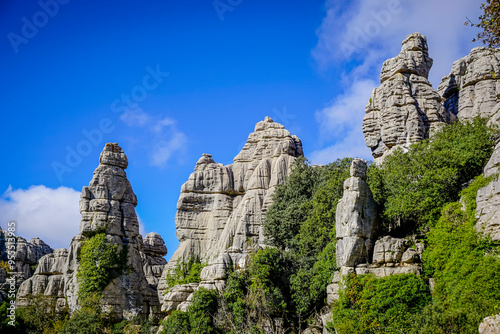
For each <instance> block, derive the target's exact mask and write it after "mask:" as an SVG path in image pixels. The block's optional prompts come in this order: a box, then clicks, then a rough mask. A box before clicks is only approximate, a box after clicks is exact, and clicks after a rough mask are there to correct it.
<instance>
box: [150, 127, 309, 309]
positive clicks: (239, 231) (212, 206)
mask: <svg viewBox="0 0 500 334" xmlns="http://www.w3.org/2000/svg"><path fill="white" fill-rule="evenodd" d="M302 154H303V152H302V143H301V141H300V139H299V138H297V137H296V136H292V135H291V134H290V132H289V131H287V130H286V129H285V127H284V126H283V125H281V124H279V123H275V122H274V121H273V120H272V119H271V118H269V117H266V118H265V120H264V121H261V122H259V123H257V124H256V125H255V131H254V132H252V133H251V134H250V135H249V136H248V139H247V142H246V144H245V146H244V147H243V149H242V150H241V151H240V153H238V155H237V156H236V157H235V158H234V163H233V164H231V165H227V166H224V165H222V164H220V163H216V162H215V161H214V159H213V158H212V156H211V155H209V154H203V156H202V157H201V158H200V159H199V160H198V162H197V163H196V167H195V170H194V173H192V174H191V175H190V177H189V180H188V181H187V182H186V183H185V184H184V185H183V186H182V188H181V195H180V197H179V201H178V202H177V214H176V217H175V223H176V228H177V238H178V239H179V242H180V243H179V247H178V248H177V250H176V251H175V253H174V254H173V256H172V258H171V260H170V263H169V265H168V266H167V269H165V271H164V274H163V277H162V278H161V279H160V282H159V285H158V294H159V296H160V299H161V298H162V297H163V292H164V291H165V290H166V286H165V279H164V278H165V276H166V275H167V273H168V270H169V269H171V268H173V267H174V265H175V263H176V262H177V261H183V260H186V259H188V258H189V257H190V256H199V257H200V258H201V259H202V260H203V261H205V262H207V263H208V266H207V267H205V268H204V269H203V271H202V273H201V276H202V282H201V284H200V286H203V287H206V288H221V287H222V286H223V285H224V279H225V277H226V270H227V269H228V268H233V267H234V268H235V269H238V268H243V267H244V266H245V263H246V259H247V257H248V254H249V253H250V252H252V251H255V250H256V249H258V248H259V247H261V246H262V245H263V243H264V237H263V227H262V222H263V220H264V217H265V213H266V211H267V209H268V207H269V206H270V205H271V203H272V194H273V193H274V189H275V187H276V185H278V184H282V183H283V182H284V180H285V178H286V177H287V175H288V173H289V171H290V167H291V165H292V164H293V162H294V161H295V160H296V158H297V157H299V156H301V155H302ZM164 308H165V307H164Z"/></svg>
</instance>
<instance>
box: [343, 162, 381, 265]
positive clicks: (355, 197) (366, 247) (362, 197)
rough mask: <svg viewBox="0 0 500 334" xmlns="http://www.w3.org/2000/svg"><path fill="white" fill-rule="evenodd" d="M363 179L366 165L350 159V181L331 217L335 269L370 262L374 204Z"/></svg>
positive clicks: (375, 210) (348, 180)
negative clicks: (335, 241)
mask: <svg viewBox="0 0 500 334" xmlns="http://www.w3.org/2000/svg"><path fill="white" fill-rule="evenodd" d="M365 179H366V161H364V160H361V159H354V161H353V162H352V164H351V177H350V178H348V179H347V180H345V182H344V194H343V196H342V198H341V199H340V201H339V203H338V205H337V212H336V215H335V232H336V237H337V246H336V257H337V265H338V266H339V267H341V266H348V267H352V266H354V265H356V264H359V263H368V262H369V261H370V258H371V251H372V248H373V245H372V241H371V239H372V238H373V237H374V235H375V230H376V227H377V226H376V217H377V204H376V203H375V201H374V200H373V196H372V193H371V191H370V188H369V187H368V184H367V183H366V182H365Z"/></svg>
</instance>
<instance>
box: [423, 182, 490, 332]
mask: <svg viewBox="0 0 500 334" xmlns="http://www.w3.org/2000/svg"><path fill="white" fill-rule="evenodd" d="M490 180H491V178H484V177H482V176H480V177H478V178H476V180H475V181H474V182H473V183H472V184H471V185H470V186H469V187H468V188H467V189H465V190H464V191H463V192H462V203H463V204H462V203H459V202H455V203H450V204H448V205H446V206H445V207H444V208H443V211H442V215H441V218H440V219H439V221H438V223H437V224H436V226H434V227H433V228H432V229H431V230H430V232H429V234H428V247H427V248H426V250H425V252H424V264H425V268H426V272H427V274H428V275H432V276H433V277H434V279H435V282H436V284H435V291H434V300H435V305H433V306H432V308H431V307H429V309H428V310H426V312H424V313H423V315H422V319H421V320H420V321H421V322H422V323H423V324H425V326H422V327H423V328H424V329H425V330H424V329H423V330H422V333H431V332H432V331H433V330H434V329H435V328H440V330H442V331H443V332H445V333H448V332H449V333H452V332H460V333H477V326H478V325H479V323H480V322H481V320H482V319H483V318H485V317H486V316H489V315H493V314H496V313H498V311H500V258H499V257H498V254H499V251H498V243H495V242H492V241H491V239H488V238H486V237H484V236H481V235H478V234H477V232H476V230H475V223H476V219H475V217H474V216H475V206H476V203H475V198H476V193H477V190H478V189H480V188H482V187H484V186H485V185H487V184H488V182H489V181H490ZM464 207H465V210H463V209H464ZM440 309H444V310H446V312H445V313H444V314H442V315H440V314H439V313H436V310H440Z"/></svg>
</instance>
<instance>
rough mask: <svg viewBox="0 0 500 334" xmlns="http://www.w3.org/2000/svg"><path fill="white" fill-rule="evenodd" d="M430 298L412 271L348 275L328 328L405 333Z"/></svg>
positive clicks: (348, 330)
mask: <svg viewBox="0 0 500 334" xmlns="http://www.w3.org/2000/svg"><path fill="white" fill-rule="evenodd" d="M430 300H431V297H430V292H429V286H428V285H427V284H426V282H425V281H424V280H423V279H422V278H421V277H419V276H416V275H414V274H404V275H392V276H387V277H383V278H375V277H374V276H372V275H349V276H347V277H346V285H345V289H344V290H343V291H341V293H340V298H339V300H338V301H337V303H336V305H335V307H334V308H333V311H332V322H331V323H330V324H329V329H330V331H331V332H335V331H336V332H337V333H338V334H343V333H349V334H351V333H405V332H408V331H409V330H411V328H412V326H413V320H414V315H415V314H417V313H418V312H420V311H421V310H422V309H423V308H424V306H425V305H427V304H428V303H429V302H430Z"/></svg>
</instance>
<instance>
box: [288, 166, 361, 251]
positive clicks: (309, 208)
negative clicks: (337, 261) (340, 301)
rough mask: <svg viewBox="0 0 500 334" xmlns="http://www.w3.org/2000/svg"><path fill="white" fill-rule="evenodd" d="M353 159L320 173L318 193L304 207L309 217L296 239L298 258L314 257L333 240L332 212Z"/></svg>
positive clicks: (324, 168) (334, 209) (341, 193)
mask: <svg viewBox="0 0 500 334" xmlns="http://www.w3.org/2000/svg"><path fill="white" fill-rule="evenodd" d="M352 160H353V159H350V158H345V159H342V160H337V161H335V162H333V163H331V164H329V165H327V166H325V167H323V169H322V170H321V174H320V177H319V182H318V183H319V184H318V185H317V190H316V191H315V192H314V194H313V196H312V198H311V199H310V200H308V201H307V202H305V203H304V204H303V207H304V209H305V211H306V212H307V213H308V215H307V217H306V219H305V220H304V222H302V223H301V224H300V230H299V233H298V234H297V236H296V238H297V240H298V251H299V257H300V258H310V257H313V258H315V257H316V256H317V255H318V254H319V253H320V252H321V251H322V250H323V249H324V248H325V247H326V245H327V244H328V243H329V242H330V241H331V240H335V213H336V211H337V204H338V202H339V200H340V199H341V198H342V195H343V194H344V181H345V180H346V179H347V178H349V176H350V172H349V171H350V166H351V162H352Z"/></svg>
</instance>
